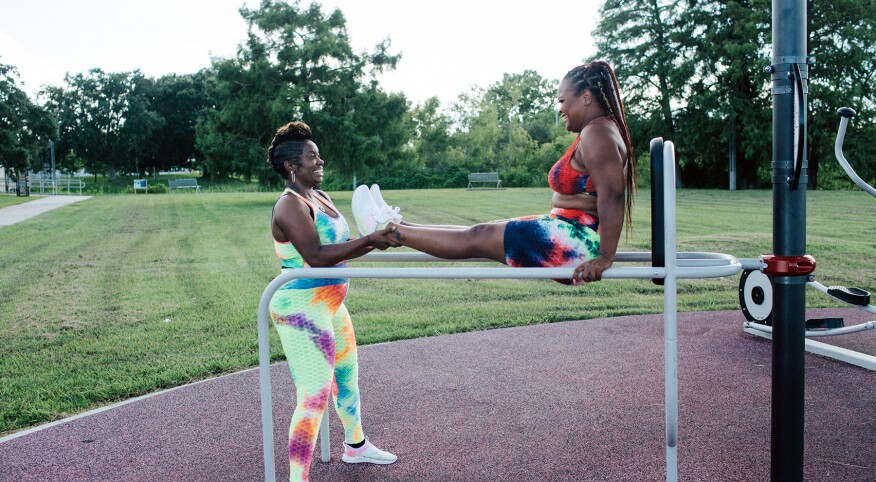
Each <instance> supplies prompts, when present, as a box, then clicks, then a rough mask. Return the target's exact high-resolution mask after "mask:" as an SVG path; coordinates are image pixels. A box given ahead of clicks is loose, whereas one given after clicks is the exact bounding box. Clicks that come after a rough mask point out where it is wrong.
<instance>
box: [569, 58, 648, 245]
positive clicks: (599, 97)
mask: <svg viewBox="0 0 876 482" xmlns="http://www.w3.org/2000/svg"><path fill="white" fill-rule="evenodd" d="M564 80H568V81H569V83H570V85H571V86H572V88H573V89H574V92H575V95H581V93H582V92H584V90H589V91H590V92H591V93H592V94H593V98H594V99H596V101H597V102H599V105H600V106H602V108H603V109H605V111H606V112H607V113H608V117H609V118H610V119H611V120H612V121H613V122H614V124H615V125H616V126H617V128H618V130H619V131H620V135H621V139H623V142H624V147H625V148H626V150H627V158H626V159H624V181H625V182H626V185H627V186H626V187H627V188H626V189H625V191H626V203H625V204H626V222H625V224H626V228H627V233H629V232H630V230H631V229H632V219H631V216H632V210H633V197H634V195H635V189H636V181H637V177H638V176H637V174H636V154H635V153H634V152H633V141H632V137H631V136H630V131H629V129H628V128H627V111H626V109H624V103H623V101H622V100H621V96H620V84H618V81H617V76H616V75H615V74H614V70H612V68H611V66H610V65H608V63H606V62H604V61H601V60H595V61H593V62H590V63H589V64H584V65H579V66H577V67H575V68H574V69H572V70H570V71H569V72H568V73H567V74H566V76H565V77H564Z"/></svg>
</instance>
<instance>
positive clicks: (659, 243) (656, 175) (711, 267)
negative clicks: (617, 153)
mask: <svg viewBox="0 0 876 482" xmlns="http://www.w3.org/2000/svg"><path fill="white" fill-rule="evenodd" d="M651 168H652V175H651V183H652V205H651V212H652V223H651V224H652V240H651V241H652V244H651V247H652V252H651V253H647V252H636V253H630V252H627V253H618V254H617V257H616V260H615V261H616V262H619V263H623V262H639V263H641V262H646V263H647V262H651V264H652V266H651V267H646V266H645V267H628V268H609V269H607V270H606V271H605V272H603V274H602V277H603V278H605V279H618V278H638V279H649V278H650V279H652V280H659V281H662V284H663V310H664V313H663V345H664V378H665V402H666V403H665V412H666V417H665V422H666V480H668V481H672V482H674V481H676V480H678V459H677V449H678V447H677V445H678V360H677V323H676V322H677V280H678V279H679V278H717V277H724V276H733V275H735V274H737V273H739V272H740V271H741V270H742V265H741V264H740V263H739V261H738V260H737V259H736V258H734V257H733V256H731V255H727V254H721V253H678V252H676V243H675V233H676V231H675V228H676V220H675V148H674V146H673V144H672V142H668V141H667V142H665V143H664V142H663V139H660V138H657V139H654V140H652V141H651ZM655 193H659V195H658V194H655ZM658 221H661V222H658ZM351 261H354V262H359V261H385V262H441V261H457V262H458V261H480V262H483V261H491V260H483V259H472V260H444V259H441V258H435V257H433V256H429V255H427V254H424V253H416V252H415V253H370V254H368V255H365V256H363V257H361V258H358V259H354V260H351ZM574 270H575V268H574V267H568V268H509V267H502V268H299V269H291V270H289V271H287V272H285V273H283V274H281V275H280V276H278V277H276V278H275V279H274V280H273V281H271V283H270V284H268V286H267V288H265V291H264V292H263V293H262V297H261V301H260V302H259V311H258V320H259V321H258V331H259V381H260V384H261V403H262V438H263V442H264V467H265V480H266V481H268V482H274V481H275V480H276V467H275V464H274V422H273V408H272V407H273V404H272V402H271V371H270V370H271V356H270V349H269V331H270V315H269V313H268V307H269V305H270V302H271V297H272V296H273V295H274V292H276V291H277V289H279V288H280V287H281V286H282V285H283V284H285V283H287V282H289V281H291V280H293V279H296V278H396V279H397V278H408V279H555V278H557V279H559V278H565V279H569V278H571V277H572V274H573V272H574ZM655 282H656V281H655ZM658 284H660V283H659V282H658ZM328 412H329V411H328V410H327V411H326V414H325V415H324V416H323V418H322V424H321V426H320V434H319V438H320V455H321V459H322V461H324V462H327V461H329V459H330V454H329V437H328V430H329V428H328V419H329V416H328Z"/></svg>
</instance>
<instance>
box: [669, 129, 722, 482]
mask: <svg viewBox="0 0 876 482" xmlns="http://www.w3.org/2000/svg"><path fill="white" fill-rule="evenodd" d="M663 185H664V186H666V189H664V190H663V212H664V216H665V217H664V226H665V228H664V230H663V239H664V241H665V243H664V247H663V249H664V253H665V257H664V259H665V260H666V263H665V264H666V267H665V268H664V269H665V271H666V276H665V277H664V283H663V365H664V386H665V391H666V395H665V396H666V399H665V410H666V480H667V481H668V482H676V481H677V480H678V323H677V310H678V300H677V295H678V293H677V288H678V287H677V282H676V275H677V268H676V265H677V260H676V254H675V250H676V240H675V224H676V221H675V216H676V214H675V146H674V145H673V143H672V142H671V141H666V142H665V143H664V144H663ZM691 269H695V268H691ZM712 269H714V268H706V270H712ZM737 272H738V271H737Z"/></svg>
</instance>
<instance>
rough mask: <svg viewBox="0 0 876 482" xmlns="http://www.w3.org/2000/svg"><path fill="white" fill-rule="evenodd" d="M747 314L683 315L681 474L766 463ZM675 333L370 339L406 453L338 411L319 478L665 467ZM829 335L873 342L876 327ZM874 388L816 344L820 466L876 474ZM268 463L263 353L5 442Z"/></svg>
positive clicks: (811, 448)
mask: <svg viewBox="0 0 876 482" xmlns="http://www.w3.org/2000/svg"><path fill="white" fill-rule="evenodd" d="M810 315H811V316H844V317H846V320H847V322H849V323H847V324H851V322H853V321H854V322H860V321H864V320H866V319H870V318H869V317H870V316H871V315H870V314H868V313H863V312H861V311H860V310H845V309H843V310H810ZM744 321H745V320H744V318H743V316H742V314H741V313H740V312H739V311H722V312H702V313H681V314H679V328H678V340H679V343H678V345H679V357H678V363H679V370H678V374H679V449H678V459H679V460H678V468H679V479H680V480H690V481H760V480H769V477H770V453H769V451H770V378H771V376H770V365H771V348H772V345H771V343H770V342H769V341H767V340H764V339H762V338H759V337H754V336H751V335H747V334H745V333H743V332H742V324H743V322H744ZM255 332H256V329H255V325H253V337H254V338H255ZM662 336H663V335H662V317H661V316H660V315H642V316H624V317H617V318H603V319H594V320H583V321H571V322H565V323H551V324H542V325H533V326H524V327H519V328H507V329H498V330H488V331H479V332H472V333H461V334H456V335H446V336H435V337H429V338H420V339H416V340H404V341H397V342H392V343H382V344H377V345H369V346H363V347H361V348H360V351H359V359H360V365H361V370H360V386H361V388H362V406H363V415H364V416H363V422H364V426H365V430H366V433H367V434H368V436H369V437H370V438H371V439H372V440H374V442H375V443H377V444H379V445H380V446H381V447H383V448H385V449H387V450H390V451H392V452H395V453H396V454H397V455H398V456H399V461H398V462H397V463H395V464H393V465H389V466H367V465H366V464H361V465H347V464H344V463H343V462H341V461H340V460H339V459H340V452H341V451H342V449H341V447H342V445H341V441H342V437H343V430H342V429H341V427H340V422H339V421H338V419H337V416H336V415H335V414H334V413H332V415H331V417H332V418H331V425H332V429H331V442H332V455H333V459H332V461H331V462H330V463H321V462H319V461H314V462H313V469H312V471H311V480H313V481H315V482H316V481H321V482H325V481H360V480H361V481H365V480H368V481H399V482H401V481H404V482H410V481H442V482H444V481H457V480H458V481H467V482H477V481H496V480H502V481H531V480H539V481H549V482H550V481H571V480H587V481H612V482H616V481H636V482H638V481H659V480H665V473H664V468H665V460H664V447H663V444H664V414H663V388H664V387H663V338H662ZM832 338H833V339H835V341H833V342H832V343H835V344H837V345H840V346H844V347H846V348H851V349H856V350H860V351H866V352H868V353H870V354H876V332H872V331H868V332H863V333H859V334H857V335H851V336H838V337H832ZM272 373H273V377H272V378H273V400H274V430H275V432H274V433H275V441H276V461H277V476H278V479H277V480H284V479H285V480H288V477H289V475H288V455H287V451H288V449H287V447H286V443H285V440H286V438H287V432H288V426H289V425H288V424H289V417H290V415H291V413H292V408H293V403H294V400H295V395H294V387H293V386H292V383H291V380H290V377H289V372H288V369H287V367H286V365H285V364H284V363H277V364H275V365H273V368H272ZM873 387H876V372H872V371H867V370H864V369H862V368H858V367H854V366H850V365H846V364H843V363H840V362H837V361H834V360H830V359H825V358H819V357H817V356H814V355H806V400H805V406H806V434H805V437H806V438H805V462H804V475H805V478H806V480H817V481H873V480H876V462H874V459H873V448H874V447H876V409H874V407H876V390H874V389H873ZM83 388H84V387H83ZM262 479H263V467H262V442H261V420H260V405H259V382H258V371H257V370H247V371H244V372H240V373H235V374H232V375H228V376H224V377H219V378H215V379H212V380H207V381H205V382H202V383H197V384H193V385H187V386H184V387H181V388H179V389H175V390H172V391H167V392H163V393H160V394H158V395H155V396H152V397H147V398H143V399H140V400H136V401H134V402H132V403H128V404H125V405H122V406H117V407H115V408H112V409H109V410H103V411H100V412H98V413H94V414H92V415H89V416H86V417H80V418H77V419H74V420H69V421H66V422H64V423H60V424H56V425H54V426H50V427H48V428H45V429H42V430H37V431H33V432H30V433H26V434H24V435H22V436H19V437H15V438H12V439H9V438H8V437H7V438H6V441H3V442H0V481H4V482H5V481H10V482H11V481H15V482H26V481H48V480H51V481H55V480H58V481H61V480H63V481H71V482H72V481H118V480H124V481H150V482H156V481H157V482H161V481H178V480H186V481H211V482H212V481H226V480H227V481H257V480H262Z"/></svg>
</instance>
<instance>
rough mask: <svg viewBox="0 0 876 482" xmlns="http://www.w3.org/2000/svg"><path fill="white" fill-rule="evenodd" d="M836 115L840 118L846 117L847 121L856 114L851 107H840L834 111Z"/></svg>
mask: <svg viewBox="0 0 876 482" xmlns="http://www.w3.org/2000/svg"><path fill="white" fill-rule="evenodd" d="M836 113H837V114H839V115H840V116H842V117H848V118H849V119H851V118H852V117H855V116H856V115H857V114H858V113H857V112H855V109H852V108H851V107H840V108H839V109H837V110H836Z"/></svg>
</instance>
